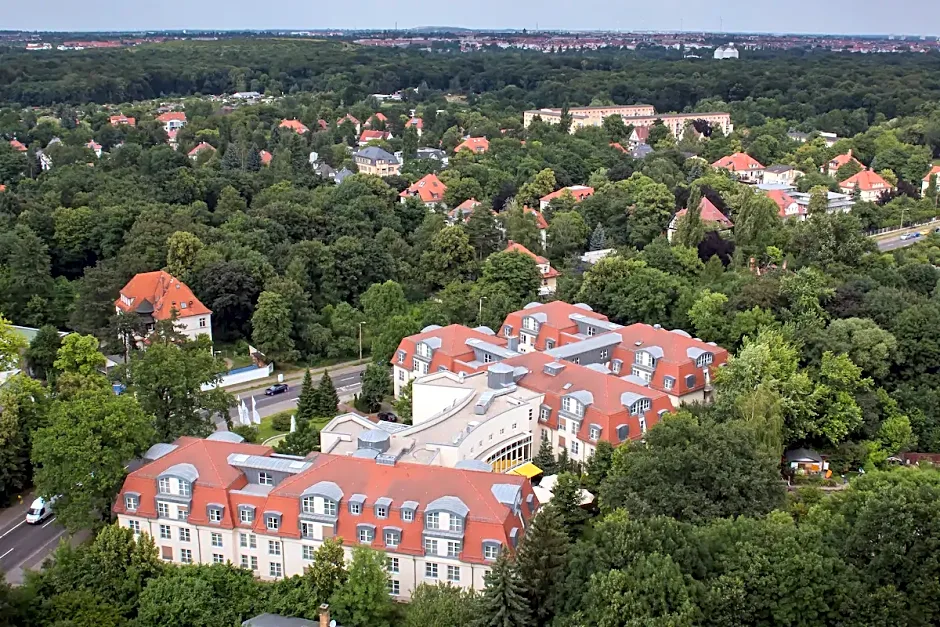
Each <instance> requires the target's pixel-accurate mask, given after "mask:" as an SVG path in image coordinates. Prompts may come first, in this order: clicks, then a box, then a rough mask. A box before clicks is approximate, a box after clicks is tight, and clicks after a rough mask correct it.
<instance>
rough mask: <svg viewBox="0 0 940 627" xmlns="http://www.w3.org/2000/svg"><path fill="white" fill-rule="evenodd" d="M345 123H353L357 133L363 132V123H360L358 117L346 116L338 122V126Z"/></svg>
mask: <svg viewBox="0 0 940 627" xmlns="http://www.w3.org/2000/svg"><path fill="white" fill-rule="evenodd" d="M343 122H349V123H351V124H352V125H353V126H354V127H356V133H359V132H361V131H362V122H360V121H359V118H357V117H355V116H353V115H351V114H349V113H347V114H346V115H344V116H343V117H341V118H340V119H338V120H336V126H340V125H341V124H342V123H343Z"/></svg>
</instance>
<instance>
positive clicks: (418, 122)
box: [405, 118, 424, 131]
mask: <svg viewBox="0 0 940 627" xmlns="http://www.w3.org/2000/svg"><path fill="white" fill-rule="evenodd" d="M412 126H413V127H415V128H416V129H418V130H419V131H420V130H421V129H423V128H424V120H422V119H421V118H411V119H410V120H408V121H407V122H405V128H411V127H412Z"/></svg>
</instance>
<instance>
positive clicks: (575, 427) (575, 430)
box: [568, 420, 581, 435]
mask: <svg viewBox="0 0 940 627" xmlns="http://www.w3.org/2000/svg"><path fill="white" fill-rule="evenodd" d="M568 426H569V427H570V428H571V433H572V434H574V435H578V428H579V427H580V426H581V425H580V423H578V422H577V421H576V420H569V421H568Z"/></svg>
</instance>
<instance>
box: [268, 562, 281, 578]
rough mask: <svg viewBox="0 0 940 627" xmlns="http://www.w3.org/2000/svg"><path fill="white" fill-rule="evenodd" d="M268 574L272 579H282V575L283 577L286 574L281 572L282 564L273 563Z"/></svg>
mask: <svg viewBox="0 0 940 627" xmlns="http://www.w3.org/2000/svg"><path fill="white" fill-rule="evenodd" d="M268 574H269V575H271V576H272V577H280V576H281V575H283V574H284V573H283V571H282V570H281V563H280V562H271V564H270V566H269V567H268Z"/></svg>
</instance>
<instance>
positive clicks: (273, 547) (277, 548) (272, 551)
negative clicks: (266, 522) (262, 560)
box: [268, 540, 281, 555]
mask: <svg viewBox="0 0 940 627" xmlns="http://www.w3.org/2000/svg"><path fill="white" fill-rule="evenodd" d="M280 554H281V542H280V540H268V555H280Z"/></svg>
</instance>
